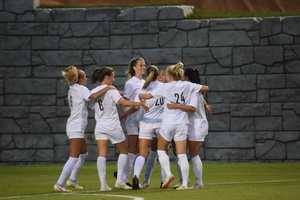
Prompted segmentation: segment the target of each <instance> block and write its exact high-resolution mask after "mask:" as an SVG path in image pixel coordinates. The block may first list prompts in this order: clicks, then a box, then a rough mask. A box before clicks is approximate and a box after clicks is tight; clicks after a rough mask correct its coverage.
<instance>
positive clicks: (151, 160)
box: [145, 151, 157, 183]
mask: <svg viewBox="0 0 300 200" xmlns="http://www.w3.org/2000/svg"><path fill="white" fill-rule="evenodd" d="M156 160H157V153H156V152H155V151H150V153H149V155H148V157H147V160H146V168H145V181H147V182H148V183H149V182H150V177H151V174H152V172H153V169H154V167H155V165H156Z"/></svg>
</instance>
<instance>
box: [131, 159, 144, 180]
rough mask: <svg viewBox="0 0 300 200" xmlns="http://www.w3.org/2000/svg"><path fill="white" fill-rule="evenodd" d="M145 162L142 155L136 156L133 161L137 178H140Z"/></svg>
mask: <svg viewBox="0 0 300 200" xmlns="http://www.w3.org/2000/svg"><path fill="white" fill-rule="evenodd" d="M144 164H145V158H144V157H143V156H138V157H137V158H136V159H135V163H134V175H135V176H137V178H140V174H141V171H142V169H143V167H144Z"/></svg>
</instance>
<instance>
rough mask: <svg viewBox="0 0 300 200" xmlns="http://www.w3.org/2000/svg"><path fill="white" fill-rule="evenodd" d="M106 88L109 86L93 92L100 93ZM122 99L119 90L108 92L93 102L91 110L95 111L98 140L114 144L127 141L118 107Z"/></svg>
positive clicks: (98, 88)
mask: <svg viewBox="0 0 300 200" xmlns="http://www.w3.org/2000/svg"><path fill="white" fill-rule="evenodd" d="M105 87H107V85H100V86H97V87H96V88H94V89H93V90H92V91H91V92H92V93H95V92H98V91H100V90H101V89H103V88H105ZM121 98H122V96H121V95H120V94H119V92H118V91H117V90H108V91H107V92H106V93H105V94H104V95H102V96H101V97H100V98H98V99H95V100H92V101H91V104H90V108H93V109H95V119H96V127H95V138H96V140H110V141H111V143H112V144H116V143H120V142H123V141H124V140H125V139H126V138H125V135H124V132H123V129H122V127H121V124H120V120H119V114H118V110H117V107H116V104H118V101H119V99H121Z"/></svg>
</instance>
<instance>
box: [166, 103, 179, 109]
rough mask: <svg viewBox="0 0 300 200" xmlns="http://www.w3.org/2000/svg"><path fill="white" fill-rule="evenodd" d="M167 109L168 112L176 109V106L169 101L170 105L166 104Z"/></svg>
mask: <svg viewBox="0 0 300 200" xmlns="http://www.w3.org/2000/svg"><path fill="white" fill-rule="evenodd" d="M167 108H169V109H170V110H172V109H177V104H176V103H175V102H174V101H171V102H170V103H167Z"/></svg>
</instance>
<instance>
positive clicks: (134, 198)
mask: <svg viewBox="0 0 300 200" xmlns="http://www.w3.org/2000/svg"><path fill="white" fill-rule="evenodd" d="M86 192H96V191H86ZM55 195H76V196H77V195H78V196H79V195H80V196H82V195H83V196H84V195H85V196H109V197H119V198H128V199H132V200H144V198H142V197H134V196H125V195H114V194H98V193H97V194H96V193H95V194H91V193H90V194H85V193H82V192H70V193H69V192H68V193H49V194H33V195H19V196H9V197H0V199H16V198H25V197H39V196H55Z"/></svg>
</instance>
